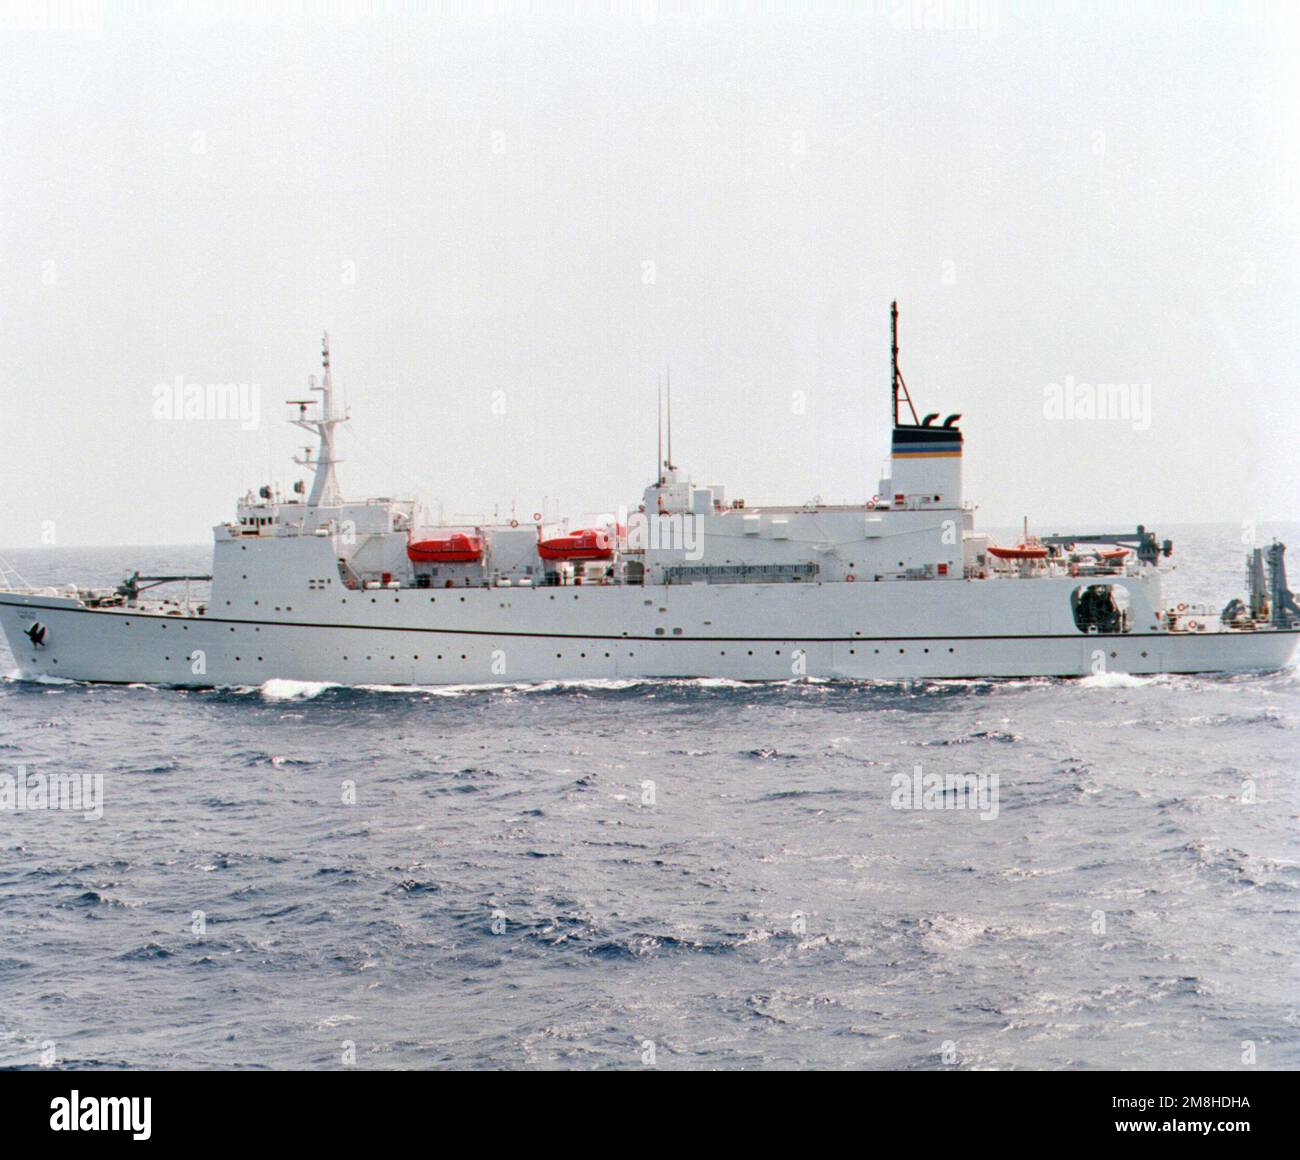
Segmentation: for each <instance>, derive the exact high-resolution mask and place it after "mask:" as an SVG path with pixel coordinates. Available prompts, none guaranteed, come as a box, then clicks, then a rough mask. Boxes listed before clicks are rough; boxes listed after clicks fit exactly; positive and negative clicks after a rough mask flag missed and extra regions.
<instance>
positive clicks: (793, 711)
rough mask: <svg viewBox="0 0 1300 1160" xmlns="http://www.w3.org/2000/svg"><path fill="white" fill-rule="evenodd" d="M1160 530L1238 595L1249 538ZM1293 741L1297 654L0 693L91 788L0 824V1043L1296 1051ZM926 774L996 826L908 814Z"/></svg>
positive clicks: (714, 1057) (1082, 1063)
mask: <svg viewBox="0 0 1300 1160" xmlns="http://www.w3.org/2000/svg"><path fill="white" fill-rule="evenodd" d="M1274 530H1275V529H1261V533H1260V534H1261V536H1266V535H1269V534H1272V533H1273V531H1274ZM1276 530H1277V531H1282V532H1284V533H1289V535H1290V542H1291V543H1293V544H1296V545H1300V528H1295V527H1291V528H1287V529H1276ZM1160 532H1161V534H1162V535H1165V534H1170V535H1172V536H1173V538H1174V540H1175V543H1176V554H1175V557H1174V559H1173V561H1170V562H1169V563H1170V564H1176V568H1174V569H1173V570H1172V571H1170V573H1169V575H1168V576H1167V579H1166V589H1167V592H1168V593H1169V594H1170V595H1171V596H1172V597H1173V598H1174V599H1175V600H1188V601H1189V602H1190V601H1208V602H1212V603H1213V604H1214V605H1215V606H1216V607H1217V606H1221V605H1222V604H1223V603H1224V602H1226V600H1227V599H1228V597H1229V596H1231V595H1235V594H1238V593H1239V592H1240V591H1241V589H1242V555H1243V547H1242V544H1241V532H1240V529H1239V528H1230V527H1187V528H1175V529H1166V528H1161V529H1160ZM4 556H5V557H6V559H7V560H8V561H9V563H10V564H11V565H12V566H13V567H16V568H17V569H18V570H19V571H20V572H21V573H22V574H23V575H24V576H25V577H26V579H27V580H28V581H30V582H31V583H53V582H61V583H62V582H69V581H71V582H76V583H81V584H88V583H112V582H115V581H117V580H119V579H120V578H121V576H122V574H123V573H124V571H125V570H127V569H129V568H133V567H136V566H139V567H140V568H141V569H142V570H143V571H146V572H148V571H152V570H157V569H160V568H165V569H173V570H186V569H190V570H199V571H202V570H205V569H206V566H207V563H208V559H209V557H208V553H207V551H206V550H205V549H203V548H195V547H181V548H150V549H130V548H124V549H95V550H77V549H72V548H66V549H65V548H60V549H53V548H51V549H45V550H41V551H10V552H5V553H4ZM1166 566H1168V565H1166ZM1297 570H1298V571H1300V564H1298V565H1297ZM1293 587H1296V585H1295V584H1294V583H1293ZM12 668H13V660H12V658H11V657H10V656H9V655H8V654H7V651H5V650H3V648H2V647H0V670H3V671H6V672H8V671H11V670H12ZM1298 730H1300V675H1298V674H1297V673H1296V672H1294V671H1290V672H1285V673H1274V674H1268V675H1258V676H1248V677H1243V676H1232V677H1206V678H1199V677H1196V678H1193V677H1155V678H1133V677H1128V676H1125V675H1122V674H1119V675H1107V676H1102V677H1094V678H1089V679H1085V680H1081V681H1077V680H1076V681H1059V680H1048V679H1041V680H1004V681H949V682H919V683H917V682H914V683H910V684H891V683H883V684H879V683H815V682H800V683H787V684H766V685H757V684H755V685H746V684H738V683H734V682H729V681H621V682H604V683H600V682H598V683H589V684H542V685H533V686H511V687H502V688H492V689H467V688H449V689H433V688H428V689H413V690H392V689H367V688H343V687H322V686H313V685H304V684H298V683H290V682H274V683H272V684H270V685H268V686H264V687H260V688H247V689H228V690H219V691H209V692H180V691H173V690H164V689H157V688H150V687H143V686H141V687H95V686H86V685H76V684H33V683H26V682H20V681H15V680H12V679H9V680H5V681H4V682H3V683H0V775H3V774H11V775H16V773H17V771H18V767H19V766H22V767H23V769H24V771H25V774H26V775H27V776H31V775H33V774H41V775H46V776H53V775H56V774H57V775H68V774H75V775H81V774H85V775H91V776H92V777H93V776H94V775H101V777H102V791H103V797H102V802H101V811H100V812H101V816H98V817H95V816H84V815H83V813H76V812H72V811H56V810H48V809H45V810H28V811H22V812H20V811H13V810H7V811H0V995H3V998H4V1002H3V1003H0V1065H3V1066H7V1067H39V1066H42V1065H43V1064H46V1065H48V1064H51V1063H52V1064H53V1065H54V1066H60V1067H67V1068H89V1067H110V1068H141V1067H145V1068H270V1069H276V1068H331V1069H334V1068H346V1067H358V1068H530V1069H541V1068H583V1069H587V1068H602V1069H605V1068H627V1069H634V1068H636V1069H643V1068H661V1069H688V1068H689V1069H702V1068H818V1069H850V1068H854V1069H856V1068H898V1069H936V1070H943V1069H978V1068H1211V1069H1225V1070H1233V1069H1241V1068H1285V1069H1291V1068H1297V1067H1300V1027H1298V1026H1297V1011H1298V1010H1300V1009H1298V1008H1297V1004H1296V999H1297V995H1298V994H1300V987H1298V983H1300V978H1298V976H1297V968H1296V961H1297V960H1296V946H1297V943H1298V940H1300V922H1298V921H1297V919H1298V917H1300V829H1298V826H1297V823H1298V821H1300V806H1298V804H1297V768H1298V766H1300V762H1298V761H1297V758H1298V757H1300V744H1298V739H1300V732H1298ZM918 765H919V766H920V767H921V769H922V771H923V773H924V774H926V775H929V774H939V775H948V774H956V773H962V774H981V775H984V776H985V778H986V780H985V782H984V783H983V784H984V785H986V786H987V785H990V784H992V779H993V777H994V775H996V778H997V781H996V797H995V799H993V800H994V801H995V802H996V810H983V811H980V810H975V809H956V808H896V807H897V806H898V800H897V793H896V792H895V789H894V788H893V786H894V782H893V780H892V779H894V778H895V776H896V775H899V774H903V775H906V776H910V775H911V774H912V773H913V770H914V769H915V767H916V766H918ZM938 800H939V801H940V802H941V803H945V804H948V805H954V804H956V799H955V798H953V797H951V795H948V794H946V793H945V794H943V795H941V796H940V797H939V799H938ZM913 804H915V803H913Z"/></svg>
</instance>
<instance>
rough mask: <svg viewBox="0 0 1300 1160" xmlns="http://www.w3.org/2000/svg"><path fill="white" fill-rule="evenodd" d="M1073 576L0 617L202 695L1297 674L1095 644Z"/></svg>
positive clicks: (1153, 635)
mask: <svg viewBox="0 0 1300 1160" xmlns="http://www.w3.org/2000/svg"><path fill="white" fill-rule="evenodd" d="M1071 584H1072V582H1068V581H1062V582H1060V583H1059V584H1058V583H1056V582H1053V581H1050V580H1042V581H1034V582H1032V583H1028V584H1024V583H1018V582H1014V581H987V582H973V583H968V584H961V583H959V584H956V585H954V584H951V583H947V582H944V583H916V584H901V585H900V584H879V585H868V584H860V585H846V584H833V585H808V586H806V587H805V586H799V585H788V584H782V585H727V586H722V585H719V586H712V585H687V586H680V587H663V586H647V587H630V586H628V587H624V586H610V587H577V588H574V587H565V588H558V589H554V590H547V589H540V588H539V589H536V590H531V591H524V590H515V591H511V590H509V589H501V588H480V589H466V590H454V589H453V590H447V591H441V590H440V591H437V592H432V593H430V592H428V591H421V590H412V589H402V590H398V591H384V590H381V591H377V592H369V591H366V592H360V593H357V592H351V593H349V594H348V597H347V598H345V600H344V601H343V602H341V601H340V597H339V596H337V595H335V594H333V593H330V594H326V593H312V594H304V596H303V598H302V601H301V604H300V605H299V606H297V607H295V608H293V609H285V610H284V611H282V612H280V613H278V614H277V615H276V616H275V617H272V618H265V617H263V618H254V617H251V616H248V615H247V614H245V613H243V612H241V613H240V614H239V615H232V616H229V617H225V618H223V617H220V616H216V615H212V616H201V617H179V616H167V615H159V614H156V613H148V612H141V611H138V610H121V609H115V610H97V609H87V608H85V607H84V606H83V605H81V604H80V602H79V601H77V600H75V599H70V598H59V597H51V596H35V595H24V594H19V593H14V592H6V593H0V624H3V628H4V631H5V635H6V637H7V639H8V641H9V645H10V648H11V650H12V651H13V653H14V656H15V658H16V660H17V663H18V668H19V673H20V675H22V676H23V677H28V678H38V677H62V678H67V679H72V680H84V681H104V682H115V683H136V682H141V683H152V684H163V685H173V686H189V687H211V686H246V685H256V684H261V683H262V682H264V681H267V680H271V679H275V678H284V679H291V680H302V681H321V682H334V683H339V684H384V685H437V684H476V683H484V684H490V683H506V682H519V681H523V682H528V681H543V680H584V679H607V678H626V677H724V678H731V679H734V680H753V681H764V680H790V679H791V678H794V677H802V676H807V677H816V678H831V679H836V678H838V679H875V680H900V679H920V678H932V679H942V678H958V677H1028V676H1060V677H1078V676H1088V675H1090V674H1094V673H1097V672H1106V671H1109V672H1125V673H1138V674H1149V673H1164V672H1170V673H1201V672H1239V671H1249V670H1276V669H1281V668H1285V667H1287V666H1288V665H1290V664H1292V663H1293V662H1294V661H1295V659H1296V656H1297V650H1298V648H1300V631H1297V630H1261V631H1258V632H1239V631H1238V632H1221V631H1215V632H1208V631H1200V632H1196V631H1193V632H1187V631H1176V632H1170V631H1167V630H1155V631H1152V630H1150V629H1148V630H1146V631H1144V630H1143V628H1142V627H1141V626H1140V625H1137V626H1135V627H1134V629H1133V631H1131V632H1126V633H1120V634H1113V635H1110V634H1107V635H1102V634H1095V633H1087V634H1085V633H1081V632H1079V631H1078V630H1077V629H1075V628H1074V626H1073V624H1072V622H1071V620H1070V618H1069V614H1068V592H1069V588H1070V586H1071ZM1031 594H1032V598H1031ZM348 600H350V601H351V603H350V604H349V605H348V607H347V608H346V609H345V608H344V607H343V603H345V602H346V601H348ZM33 622H39V623H40V624H41V625H43V626H44V627H45V629H46V633H45V641H44V644H43V645H42V646H39V647H38V646H34V645H33V644H32V643H31V642H30V641H29V640H28V638H27V636H26V635H25V634H26V632H27V630H28V629H29V628H30V627H31V625H32V624H33ZM959 626H960V627H959ZM1035 626H1038V627H1035ZM661 634H662V635H661Z"/></svg>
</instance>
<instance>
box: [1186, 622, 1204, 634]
mask: <svg viewBox="0 0 1300 1160" xmlns="http://www.w3.org/2000/svg"><path fill="white" fill-rule="evenodd" d="M1200 627H1201V626H1200V624H1199V623H1198V622H1197V621H1195V620H1189V621H1188V622H1187V630H1188V632H1191V631H1193V630H1194V629H1198V628H1200Z"/></svg>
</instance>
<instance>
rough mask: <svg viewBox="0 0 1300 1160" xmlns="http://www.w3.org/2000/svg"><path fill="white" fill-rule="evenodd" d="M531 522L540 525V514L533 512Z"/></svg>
mask: <svg viewBox="0 0 1300 1160" xmlns="http://www.w3.org/2000/svg"><path fill="white" fill-rule="evenodd" d="M533 521H534V522H535V523H541V522H542V513H541V512H533Z"/></svg>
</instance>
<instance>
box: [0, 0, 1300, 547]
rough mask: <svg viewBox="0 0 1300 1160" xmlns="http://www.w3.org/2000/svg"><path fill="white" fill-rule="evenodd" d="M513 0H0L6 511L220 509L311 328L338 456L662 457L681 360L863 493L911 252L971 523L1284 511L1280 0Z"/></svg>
mask: <svg viewBox="0 0 1300 1160" xmlns="http://www.w3.org/2000/svg"><path fill="white" fill-rule="evenodd" d="M263 7H267V8H269V10H270V14H267V13H265V12H263V11H262V9H263ZM485 7H486V6H485ZM492 7H493V9H494V11H495V15H491V16H489V15H483V14H481V13H480V7H479V6H477V5H469V4H466V5H461V6H435V5H418V6H414V7H413V8H412V9H410V10H407V9H404V8H402V7H401V6H398V5H392V6H386V5H383V4H380V3H375V4H373V5H372V4H362V3H351V4H349V3H346V2H345V3H331V4H324V5H320V6H316V5H309V4H302V5H296V4H272V5H267V6H263V5H255V4H252V3H248V4H242V5H216V4H212V5H194V4H186V5H177V6H175V7H173V6H170V5H166V4H154V3H149V4H144V3H141V4H134V5H132V4H114V3H106V4H104V5H103V6H102V7H101V6H99V5H96V4H94V3H90V2H80V0H66V2H64V3H58V4H54V5H52V6H51V8H50V9H49V10H48V12H49V13H51V14H52V15H50V17H49V19H48V20H44V19H42V18H41V15H40V14H41V12H42V11H43V10H42V9H41V7H40V6H39V5H26V6H24V7H23V9H22V10H21V11H19V13H18V15H15V14H14V11H9V10H7V14H6V15H4V16H2V17H0V62H2V63H3V68H2V69H0V174H2V176H0V198H2V201H0V278H2V279H3V286H2V288H0V433H2V440H0V544H4V545H35V544H39V543H40V542H42V536H43V534H44V537H45V539H47V540H48V539H49V538H51V536H52V537H53V538H54V539H55V540H56V542H58V543H60V544H69V545H71V544H114V543H168V542H180V541H191V542H192V541H201V540H203V539H206V538H207V537H208V535H209V528H210V526H211V525H212V524H214V523H216V522H218V521H220V520H224V519H226V518H228V517H229V516H230V515H231V514H232V512H233V505H234V501H235V499H236V496H237V495H238V494H240V493H242V492H243V490H244V489H245V488H247V487H249V486H256V485H258V484H260V483H263V482H267V481H269V480H270V479H272V478H274V479H275V480H277V481H279V482H282V483H287V482H289V481H291V480H292V479H294V478H295V477H296V476H297V475H298V474H300V472H298V471H297V470H296V469H295V468H294V467H293V465H292V464H291V463H290V462H289V458H288V457H289V455H290V453H291V451H292V448H293V446H294V445H295V443H297V442H298V439H297V436H298V435H300V434H301V433H300V432H296V431H295V430H294V429H293V428H290V427H288V426H286V425H285V424H284V422H283V421H282V420H283V414H284V410H285V409H284V408H283V407H282V406H281V403H282V400H284V399H287V398H296V397H300V396H301V394H302V391H303V384H304V383H305V380H306V376H307V375H308V374H309V373H312V372H314V371H315V370H317V360H318V349H319V348H318V340H319V334H320V332H321V331H322V330H324V329H329V331H330V332H331V335H332V339H333V345H334V355H335V358H334V363H335V370H336V377H337V380H338V382H339V383H340V385H342V386H344V387H345V388H346V390H347V395H348V398H349V400H350V402H351V405H352V411H353V423H352V424H351V430H350V431H349V432H348V433H346V434H344V435H343V436H342V437H341V441H342V447H343V452H344V455H345V456H346V457H347V460H348V461H347V462H346V463H345V464H343V466H342V467H341V469H340V479H341V482H342V485H343V488H344V490H345V492H346V493H348V494H349V495H352V496H360V495H362V494H383V495H391V494H405V495H415V496H417V497H419V498H422V499H424V500H426V501H427V502H428V503H429V504H430V505H437V504H441V505H442V507H443V509H444V510H445V512H446V513H447V515H448V517H452V516H457V517H459V516H460V515H462V514H472V513H490V512H491V511H492V510H493V508H494V507H499V509H500V511H501V512H502V513H504V514H508V513H509V511H510V505H511V504H512V503H516V504H517V508H516V510H517V512H518V513H519V514H521V515H528V514H531V512H533V511H535V510H538V509H539V508H541V506H542V503H543V499H544V498H545V499H546V501H547V503H548V505H549V506H548V514H553V513H556V512H562V513H565V514H571V515H573V516H575V517H578V516H581V515H582V514H583V513H585V512H593V511H604V510H609V509H611V508H612V507H613V506H614V505H616V504H617V503H619V502H635V501H636V500H637V499H638V498H639V496H640V492H641V490H642V488H643V487H644V486H645V485H646V483H647V482H648V481H649V478H650V475H651V473H652V472H653V470H654V437H655V401H654V398H655V385H656V381H657V379H658V378H659V376H660V375H661V374H662V373H663V368H664V366H665V364H666V363H671V367H672V378H673V384H674V408H675V420H676V425H675V442H674V450H675V452H676V458H677V460H678V461H679V463H680V464H682V465H683V466H684V467H687V468H689V469H690V471H691V473H692V474H693V476H694V478H695V480H696V481H697V482H698V483H723V484H726V485H727V486H728V489H729V494H730V495H731V496H744V497H745V498H746V499H747V500H748V501H749V502H750V503H760V502H789V503H796V502H802V501H804V500H807V499H810V498H812V497H814V496H818V495H820V496H821V497H823V498H824V499H825V500H827V501H833V502H846V501H854V502H860V501H861V500H863V499H865V498H867V497H869V496H870V495H871V494H872V493H873V492H874V491H875V490H876V481H877V479H878V478H879V475H880V467H881V464H882V462H883V460H884V457H885V455H886V451H887V437H888V388H889V377H888V370H889V343H888V311H889V303H890V300H891V299H892V298H898V299H899V301H900V304H901V308H902V339H903V369H904V373H905V375H906V378H907V381H908V383H909V385H910V387H911V389H912V392H913V395H914V396H915V398H916V400H917V404H918V407H919V408H920V409H921V410H922V411H923V412H924V411H931V410H933V411H940V412H941V413H942V414H944V415H946V414H948V413H949V412H952V411H960V412H961V413H962V414H963V415H964V416H965V418H964V420H963V423H962V426H963V428H964V430H965V432H966V439H967V454H966V494H967V496H968V498H971V499H974V500H975V501H976V502H978V503H979V504H981V505H982V507H981V517H980V518H981V519H983V520H984V521H985V522H989V523H1003V524H1007V523H1014V522H1017V521H1018V520H1019V518H1020V516H1021V515H1022V514H1028V515H1029V516H1030V519H1031V522H1039V521H1041V523H1040V525H1039V526H1040V528H1042V529H1043V530H1050V529H1048V528H1047V525H1049V524H1050V525H1052V526H1053V527H1060V526H1063V525H1066V524H1069V523H1072V522H1077V523H1083V522H1087V523H1090V524H1095V523H1098V522H1105V523H1110V524H1114V525H1116V526H1119V525H1124V524H1127V525H1129V526H1131V525H1132V524H1133V523H1134V522H1135V521H1137V520H1146V521H1148V522H1151V523H1153V524H1155V525H1157V527H1158V525H1159V523H1160V522H1161V521H1175V520H1198V519H1207V520H1208V519H1223V520H1237V519H1246V518H1255V519H1261V520H1263V519H1277V518H1293V517H1294V516H1295V515H1296V512H1297V509H1298V508H1300V502H1298V501H1300V454H1297V448H1298V447H1300V420H1298V419H1297V414H1298V413H1300V392H1298V391H1297V386H1298V385H1300V343H1298V342H1297V330H1298V328H1297V321H1298V319H1300V206H1298V204H1297V179H1298V178H1300V128H1298V125H1300V117H1298V115H1297V114H1298V113H1300V81H1298V79H1297V77H1298V76H1300V70H1298V69H1297V67H1296V61H1297V56H1298V41H1297V19H1296V16H1295V14H1294V10H1293V9H1292V8H1291V7H1286V6H1281V5H1278V6H1274V5H1272V4H1268V3H1258V2H1256V3H1243V4H1230V3H1225V4H1222V5H1213V4H1204V5H1196V4H1172V3H1171V4H1165V5H1159V6H1141V5H1139V6H1137V10H1136V12H1135V11H1133V10H1132V6H1130V5H1128V4H1116V5H1091V4H1082V3H1080V4H1063V5H1060V6H1055V7H1053V6H1049V5H1039V4H1027V5H1020V4H1010V3H1006V2H1005V0H1004V2H1001V3H999V2H998V0H987V2H985V3H982V4H979V3H973V4H969V5H966V4H958V3H949V4H946V5H945V4H934V3H923V4H919V5H906V4H894V3H892V0H887V2H885V3H877V4H868V5H866V6H865V7H864V8H862V9H861V10H855V9H849V8H847V7H846V8H834V7H817V6H813V5H806V6H799V7H796V6H793V5H792V6H789V7H788V9H786V10H784V11H782V9H781V6H780V5H772V6H765V7H771V8H775V9H776V12H775V13H774V12H772V11H765V10H763V9H758V10H757V11H750V12H745V11H744V10H742V9H735V8H732V7H730V6H722V5H716V6H710V7H708V8H699V9H685V8H679V7H678V6H675V5H669V4H655V3H647V4H633V5H629V6H627V8H626V9H619V8H614V9H612V10H611V9H604V8H602V9H601V10H600V11H595V10H590V9H581V8H579V9H575V8H574V7H572V6H568V5H566V6H554V7H552V6H547V5H541V4H535V5H532V6H517V7H512V6H509V5H504V6H503V5H493V6H492ZM936 23H937V24H940V25H946V27H930V26H929V25H933V24H936ZM46 24H52V25H53V26H52V27H43V25H46ZM178 379H179V380H180V381H181V382H182V383H185V384H200V385H204V384H209V383H237V384H238V383H242V384H248V385H250V386H252V385H256V386H257V387H258V388H259V389H260V399H261V404H262V411H261V422H260V425H259V426H258V427H257V428H256V429H252V430H244V429H243V424H241V422H240V421H239V420H238V419H222V418H219V417H209V418H206V419H197V420H190V421H185V420H177V421H169V420H167V419H163V418H159V417H157V416H156V414H155V410H156V408H155V393H154V391H155V387H157V386H158V385H159V384H163V383H167V384H172V383H175V382H176V381H177V380H178ZM1097 383H1111V384H1129V385H1132V386H1133V387H1134V388H1135V393H1134V394H1133V395H1131V396H1129V395H1125V399H1126V401H1127V400H1130V399H1131V401H1133V402H1135V403H1136V404H1137V411H1136V412H1133V413H1130V414H1129V415H1128V416H1127V417H1123V416H1119V417H1110V418H1087V417H1080V416H1078V415H1076V416H1075V417H1073V418H1070V417H1067V416H1064V415H1062V414H1061V412H1060V410H1057V411H1055V412H1054V411H1053V410H1052V400H1053V398H1055V399H1056V400H1057V401H1058V402H1059V401H1060V400H1061V399H1062V398H1063V397H1064V395H1063V393H1062V392H1064V391H1065V390H1066V389H1067V388H1069V387H1070V386H1071V384H1073V385H1074V386H1076V387H1077V386H1078V385H1079V384H1084V385H1085V386H1087V385H1092V384H1097ZM1053 384H1055V385H1056V386H1057V387H1058V388H1060V392H1058V393H1056V394H1055V395H1054V394H1053V391H1052V385H1053ZM1080 397H1081V398H1085V399H1086V398H1087V397H1088V392H1087V391H1086V390H1085V391H1084V393H1083V395H1081V396H1080ZM1144 399H1145V400H1146V403H1144V402H1143V400H1144ZM1112 402H1113V400H1112ZM1148 404H1149V410H1148V409H1147V406H1148ZM1103 405H1105V400H1103ZM435 511H436V507H435Z"/></svg>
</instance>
